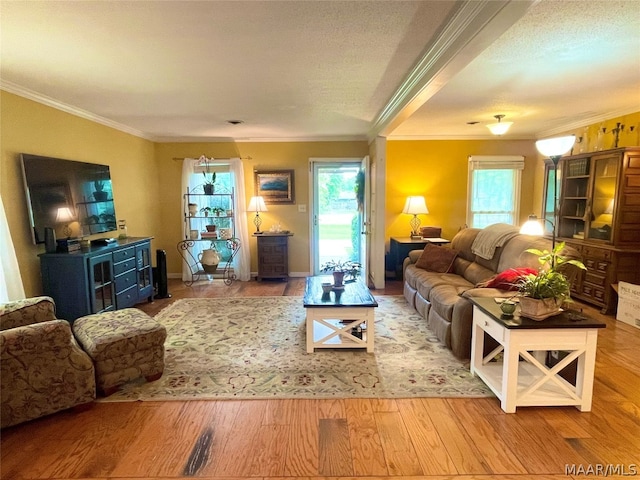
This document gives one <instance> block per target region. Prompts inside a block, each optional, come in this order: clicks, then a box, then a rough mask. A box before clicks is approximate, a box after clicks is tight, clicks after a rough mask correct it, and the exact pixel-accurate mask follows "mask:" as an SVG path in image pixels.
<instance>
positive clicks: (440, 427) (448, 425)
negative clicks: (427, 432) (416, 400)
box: [424, 398, 491, 474]
mask: <svg viewBox="0 0 640 480" xmlns="http://www.w3.org/2000/svg"><path fill="white" fill-rule="evenodd" d="M424 405H425V409H426V411H427V414H428V415H429V418H430V419H431V422H432V423H433V425H434V427H435V428H436V429H437V431H438V435H440V438H442V442H443V444H444V446H445V448H446V449H447V453H448V454H449V457H450V458H451V460H452V461H453V463H454V465H455V467H456V469H457V470H458V472H459V473H461V474H482V473H491V472H490V471H489V470H488V467H487V465H486V464H485V463H484V461H483V458H482V456H481V455H480V453H479V452H478V450H477V449H476V447H475V445H474V444H473V442H472V441H471V439H470V438H469V437H468V436H467V435H466V433H465V431H464V428H463V426H462V425H461V423H460V421H459V419H458V418H457V417H456V416H455V414H454V412H453V411H452V410H451V408H450V407H449V405H448V404H447V401H446V399H442V398H427V399H424Z"/></svg>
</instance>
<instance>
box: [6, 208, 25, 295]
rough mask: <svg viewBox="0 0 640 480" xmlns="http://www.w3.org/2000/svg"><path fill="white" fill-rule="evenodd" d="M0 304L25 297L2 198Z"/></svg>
mask: <svg viewBox="0 0 640 480" xmlns="http://www.w3.org/2000/svg"><path fill="white" fill-rule="evenodd" d="M0 252H2V255H0V302H9V301H12V300H21V299H23V298H24V297H25V294H24V287H23V286H22V276H21V275H20V267H19V266H18V258H17V257H16V251H15V249H14V248H13V242H12V241H11V232H10V231H9V223H8V222H7V217H6V215H5V213H4V204H3V203H2V197H0Z"/></svg>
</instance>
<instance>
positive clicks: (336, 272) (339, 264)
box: [320, 260, 362, 287]
mask: <svg viewBox="0 0 640 480" xmlns="http://www.w3.org/2000/svg"><path fill="white" fill-rule="evenodd" d="M361 270H362V265H360V264H359V263H358V262H352V261H351V260H346V261H344V262H343V261H341V260H338V261H335V260H329V261H328V262H326V263H324V264H322V265H321V266H320V271H321V272H324V273H328V272H333V282H334V285H335V286H337V287H339V286H341V285H342V283H343V281H344V279H345V277H346V279H347V281H354V280H355V279H356V277H357V276H358V275H360V271H361Z"/></svg>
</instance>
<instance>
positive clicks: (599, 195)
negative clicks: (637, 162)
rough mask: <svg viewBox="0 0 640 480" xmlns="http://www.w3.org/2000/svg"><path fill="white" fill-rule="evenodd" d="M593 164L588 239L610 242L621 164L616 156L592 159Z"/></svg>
mask: <svg viewBox="0 0 640 480" xmlns="http://www.w3.org/2000/svg"><path fill="white" fill-rule="evenodd" d="M592 162H593V187H592V197H591V206H590V214H589V218H588V220H589V225H588V229H587V232H586V233H587V238H589V239H591V240H604V241H607V242H610V241H611V239H612V235H611V232H612V230H613V212H614V201H615V192H616V181H617V179H618V163H619V162H618V159H617V158H616V157H615V156H607V155H603V156H601V157H592Z"/></svg>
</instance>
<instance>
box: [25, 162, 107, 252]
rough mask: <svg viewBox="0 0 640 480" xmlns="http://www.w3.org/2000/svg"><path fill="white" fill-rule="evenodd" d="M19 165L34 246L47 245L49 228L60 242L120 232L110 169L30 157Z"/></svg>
mask: <svg viewBox="0 0 640 480" xmlns="http://www.w3.org/2000/svg"><path fill="white" fill-rule="evenodd" d="M20 161H21V164H22V171H23V175H24V184H25V191H26V194H27V204H28V207H29V219H30V222H31V232H32V234H33V241H34V242H35V243H44V229H45V228H47V227H49V228H53V229H54V230H55V232H56V236H57V237H58V238H64V237H83V236H87V235H93V234H97V233H104V232H111V231H114V230H116V229H117V224H116V212H115V208H114V203H113V190H112V188H111V174H110V172H109V166H108V165H101V164H97V163H85V162H79V161H74V160H64V159H61V158H52V157H43V156H39V155H30V154H27V153H23V154H21V155H20ZM65 208H66V209H68V211H67V210H65Z"/></svg>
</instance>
